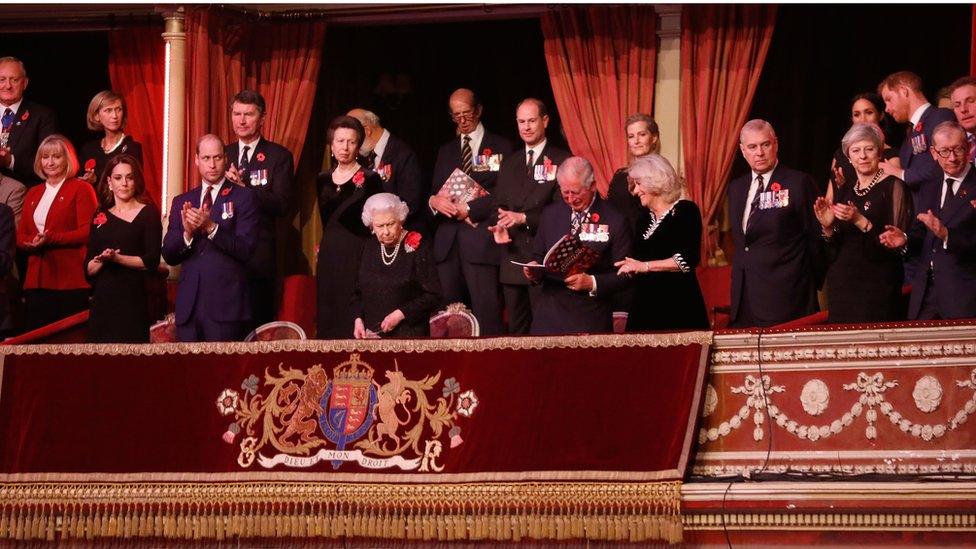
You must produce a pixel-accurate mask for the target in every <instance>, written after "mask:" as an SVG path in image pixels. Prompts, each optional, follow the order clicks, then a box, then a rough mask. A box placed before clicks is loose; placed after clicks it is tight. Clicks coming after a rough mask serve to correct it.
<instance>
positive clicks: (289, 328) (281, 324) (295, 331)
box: [244, 320, 308, 341]
mask: <svg viewBox="0 0 976 549" xmlns="http://www.w3.org/2000/svg"><path fill="white" fill-rule="evenodd" d="M284 339H308V337H307V336H306V335H305V330H303V329H302V327H301V326H299V325H298V324H295V323H294V322H288V321H287V320H275V321H274V322H268V323H267V324H262V325H260V326H258V327H257V328H255V329H254V331H252V332H251V333H249V334H247V337H245V338H244V341H281V340H284Z"/></svg>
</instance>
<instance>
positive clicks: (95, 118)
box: [78, 90, 142, 186]
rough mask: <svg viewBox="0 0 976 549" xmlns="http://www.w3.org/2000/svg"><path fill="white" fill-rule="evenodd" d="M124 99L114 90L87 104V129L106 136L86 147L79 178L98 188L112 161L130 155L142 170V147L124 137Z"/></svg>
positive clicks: (101, 93) (83, 149)
mask: <svg viewBox="0 0 976 549" xmlns="http://www.w3.org/2000/svg"><path fill="white" fill-rule="evenodd" d="M125 119H126V110H125V98H123V97H122V96H121V95H120V94H118V93H115V92H114V91H111V90H105V91H100V92H98V93H97V94H95V97H92V100H91V102H89V103H88V116H87V119H86V122H87V123H88V129H89V130H92V131H95V132H99V131H100V132H104V134H105V135H103V136H102V137H100V138H99V139H95V140H92V141H89V142H87V143H85V144H84V145H83V146H82V147H81V150H80V151H78V163H79V164H81V168H80V169H79V170H78V177H80V178H81V179H84V180H85V181H87V182H89V183H91V184H92V185H96V186H97V185H98V184H99V183H100V182H99V181H98V178H99V177H101V175H102V171H103V170H105V164H106V162H108V160H109V159H110V158H113V157H116V156H118V155H120V154H125V155H129V156H131V157H132V158H134V159H135V160H136V162H137V163H138V164H139V165H140V166H142V145H140V144H139V143H138V142H137V141H136V140H134V139H132V136H129V135H126V134H125Z"/></svg>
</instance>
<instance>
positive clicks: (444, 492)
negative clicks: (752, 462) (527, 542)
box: [0, 481, 682, 543]
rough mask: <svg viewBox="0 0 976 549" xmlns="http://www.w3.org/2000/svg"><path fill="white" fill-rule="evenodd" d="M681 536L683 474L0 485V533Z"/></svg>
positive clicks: (490, 537)
mask: <svg viewBox="0 0 976 549" xmlns="http://www.w3.org/2000/svg"><path fill="white" fill-rule="evenodd" d="M342 536H346V537H373V538H387V539H408V540H441V541H451V540H506V541H507V540H512V541H518V540H520V539H522V538H532V539H556V540H564V539H592V540H612V541H631V542H634V541H649V540H663V541H667V542H669V543H677V542H680V541H681V539H682V526H681V482H680V481H670V482H651V483H492V484H433V485H430V484H429V485H419V486H418V485H392V484H328V483H284V482H277V483H275V482H269V483H194V484H166V483H132V484H129V483H91V484H81V483H72V484H66V483H11V484H0V538H11V539H17V540H25V539H46V540H55V539H88V540H90V539H95V538H131V537H156V538H159V537H162V538H178V539H217V540H223V539H226V538H233V537H239V538H250V537H332V538H336V537H342Z"/></svg>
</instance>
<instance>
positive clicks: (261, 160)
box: [255, 153, 264, 162]
mask: <svg viewBox="0 0 976 549" xmlns="http://www.w3.org/2000/svg"><path fill="white" fill-rule="evenodd" d="M255 158H257V159H258V162H264V153H258V155H257V156H256V157H255Z"/></svg>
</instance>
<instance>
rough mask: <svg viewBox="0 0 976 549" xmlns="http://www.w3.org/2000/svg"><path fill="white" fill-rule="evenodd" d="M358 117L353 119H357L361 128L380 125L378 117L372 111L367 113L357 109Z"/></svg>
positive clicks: (364, 110)
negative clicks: (361, 125)
mask: <svg viewBox="0 0 976 549" xmlns="http://www.w3.org/2000/svg"><path fill="white" fill-rule="evenodd" d="M359 111H360V116H361V117H360V116H353V118H356V119H358V120H359V121H360V122H361V123H362V124H363V126H373V127H377V126H379V125H380V117H379V116H377V115H376V113H375V112H373V111H368V110H366V109H359Z"/></svg>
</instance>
